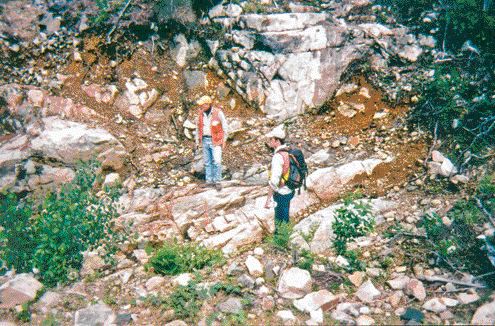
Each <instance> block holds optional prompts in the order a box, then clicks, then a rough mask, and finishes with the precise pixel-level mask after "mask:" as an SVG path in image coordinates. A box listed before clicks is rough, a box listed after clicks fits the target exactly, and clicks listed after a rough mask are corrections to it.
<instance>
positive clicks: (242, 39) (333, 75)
mask: <svg viewBox="0 0 495 326" xmlns="http://www.w3.org/2000/svg"><path fill="white" fill-rule="evenodd" d="M348 2H349V4H347V5H345V6H344V5H342V4H340V3H339V4H334V8H331V9H333V10H334V12H333V13H332V12H331V11H326V10H322V8H318V5H317V6H315V7H308V8H309V9H311V8H312V9H313V10H314V11H313V12H307V11H305V12H292V13H272V14H250V13H242V8H241V7H239V8H238V10H227V7H228V6H223V7H222V6H221V5H220V6H217V7H215V8H213V9H212V10H211V11H210V13H209V16H210V18H211V20H212V22H213V24H220V25H222V26H223V27H225V28H228V30H229V31H228V32H227V33H226V34H225V41H224V42H223V43H222V44H218V42H214V41H213V40H210V41H209V42H208V44H214V46H213V45H211V46H210V51H211V52H212V53H213V55H214V58H213V59H212V60H211V61H210V65H211V66H212V67H213V68H215V69H217V72H218V73H219V74H220V75H222V76H226V78H227V80H228V82H229V84H230V86H231V87H232V88H233V89H235V90H236V91H237V92H238V93H239V94H241V95H242V96H243V97H244V99H245V100H247V101H248V102H249V103H251V104H253V105H255V106H258V107H260V108H261V109H262V111H263V112H265V113H266V114H267V115H268V116H269V117H272V118H276V119H284V118H287V117H291V116H294V115H297V114H300V113H302V112H304V111H306V109H308V108H314V107H319V106H321V105H322V104H323V103H325V102H326V101H327V100H329V99H330V98H331V96H332V95H333V94H334V93H335V91H336V90H337V88H338V86H339V85H340V80H341V77H342V76H343V74H344V73H345V72H346V71H347V70H348V68H349V67H350V65H351V64H352V63H353V62H355V61H358V60H359V61H369V62H386V61H387V59H388V57H389V56H390V53H396V54H397V55H398V56H399V57H400V58H402V59H403V60H404V61H406V62H415V61H416V60H417V59H418V57H419V56H420V55H421V54H422V53H423V52H424V51H423V50H422V48H421V46H420V45H418V44H417V43H418V41H417V40H416V38H415V37H414V36H413V35H408V34H407V32H406V31H405V30H404V29H402V28H394V27H387V26H385V25H382V24H379V23H375V22H373V21H372V20H370V22H369V23H355V22H353V21H351V20H346V18H347V16H348V15H349V12H350V11H351V10H352V9H353V8H354V7H359V6H361V7H362V6H366V4H364V5H363V4H359V3H355V2H352V1H348ZM229 6H230V5H229ZM321 6H325V7H328V4H322V5H321ZM330 6H331V5H330ZM343 7H345V8H348V9H349V10H344V11H343V10H342V8H343ZM295 10H296V9H295ZM296 11H297V10H296ZM231 44H234V45H233V46H232V45H231ZM373 47H376V48H383V49H385V50H384V51H383V52H382V53H375V52H374V50H373Z"/></svg>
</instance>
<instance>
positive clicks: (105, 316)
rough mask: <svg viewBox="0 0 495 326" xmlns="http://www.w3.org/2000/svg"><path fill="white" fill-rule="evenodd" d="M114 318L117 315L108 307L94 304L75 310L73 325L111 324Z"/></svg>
mask: <svg viewBox="0 0 495 326" xmlns="http://www.w3.org/2000/svg"><path fill="white" fill-rule="evenodd" d="M116 318H117V316H116V315H115V313H114V312H113V311H112V309H111V308H110V307H108V306H107V305H105V304H95V305H92V306H89V307H87V308H85V309H80V310H78V311H76V315H75V317H74V325H75V326H87V325H113V324H114V323H115V321H116Z"/></svg>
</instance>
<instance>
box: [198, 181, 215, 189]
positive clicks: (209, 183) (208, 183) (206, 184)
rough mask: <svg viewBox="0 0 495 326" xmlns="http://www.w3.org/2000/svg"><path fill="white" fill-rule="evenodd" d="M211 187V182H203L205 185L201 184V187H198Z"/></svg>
mask: <svg viewBox="0 0 495 326" xmlns="http://www.w3.org/2000/svg"><path fill="white" fill-rule="evenodd" d="M213 185H214V183H213V182H211V181H207V182H205V183H203V184H201V185H200V187H201V188H208V187H212V186H213Z"/></svg>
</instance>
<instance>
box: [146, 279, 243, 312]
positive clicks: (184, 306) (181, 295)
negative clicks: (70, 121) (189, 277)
mask: <svg viewBox="0 0 495 326" xmlns="http://www.w3.org/2000/svg"><path fill="white" fill-rule="evenodd" d="M220 292H222V293H224V294H227V295H241V294H242V292H241V288H240V287H239V286H236V285H232V284H228V283H215V284H214V285H212V286H211V287H210V288H208V287H205V286H201V285H199V284H198V280H195V281H192V282H190V283H189V284H188V285H187V286H178V287H177V288H176V289H175V291H174V292H173V293H172V294H171V295H170V296H169V297H167V298H159V299H156V298H155V299H154V301H155V302H158V304H162V305H164V306H165V307H167V308H171V309H173V310H174V312H175V317H176V318H179V319H184V320H187V321H190V322H193V321H195V318H196V317H197V315H198V313H199V311H200V310H201V307H202V306H203V303H204V302H205V300H207V299H211V298H212V297H214V296H216V295H217V294H219V293H220ZM158 304H157V305H158ZM216 317H218V315H214V316H210V317H209V319H212V321H213V320H214V319H215V318H216Z"/></svg>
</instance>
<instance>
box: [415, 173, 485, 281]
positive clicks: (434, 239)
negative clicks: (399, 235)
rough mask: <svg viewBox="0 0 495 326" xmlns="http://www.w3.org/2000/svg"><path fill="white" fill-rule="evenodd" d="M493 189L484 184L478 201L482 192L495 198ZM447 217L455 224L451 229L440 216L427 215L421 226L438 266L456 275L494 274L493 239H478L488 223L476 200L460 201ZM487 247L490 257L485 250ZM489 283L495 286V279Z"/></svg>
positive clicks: (478, 192)
mask: <svg viewBox="0 0 495 326" xmlns="http://www.w3.org/2000/svg"><path fill="white" fill-rule="evenodd" d="M481 189H482V190H481ZM491 189H492V188H491V186H490V185H487V184H486V183H485V181H482V182H481V183H480V186H478V188H477V192H476V193H475V194H474V197H476V196H481V194H480V191H487V192H489V193H490V194H491V195H489V196H490V197H491V198H493V194H494V192H490V191H491ZM487 202H488V201H487ZM447 216H448V217H449V218H450V219H451V220H452V223H451V224H450V225H446V224H444V223H443V221H442V218H441V217H440V216H439V215H438V214H436V213H430V214H426V215H425V216H423V218H422V220H421V222H420V226H422V227H424V229H425V231H426V238H427V242H426V246H427V248H428V250H429V251H430V252H431V253H433V254H434V257H435V258H436V259H437V264H440V265H443V266H445V267H448V268H450V269H451V270H452V271H464V272H468V273H471V274H473V275H484V274H490V273H491V272H493V268H494V265H493V264H492V262H491V260H493V263H495V256H493V255H494V254H495V251H494V250H493V247H492V246H491V243H490V241H491V238H489V237H487V239H486V240H483V239H479V238H478V233H479V225H482V224H483V223H485V217H484V216H483V213H482V212H481V211H480V209H479V208H478V207H477V206H476V204H475V202H474V199H473V198H470V199H469V200H461V201H458V202H457V203H456V204H455V205H454V207H453V208H452V209H451V210H450V211H449V212H448V213H447ZM483 247H484V248H485V249H486V250H487V251H488V253H487V252H485V251H483V250H482V248H483ZM487 281H488V283H489V284H491V285H492V286H495V277H493V275H492V276H491V277H488V278H487Z"/></svg>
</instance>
